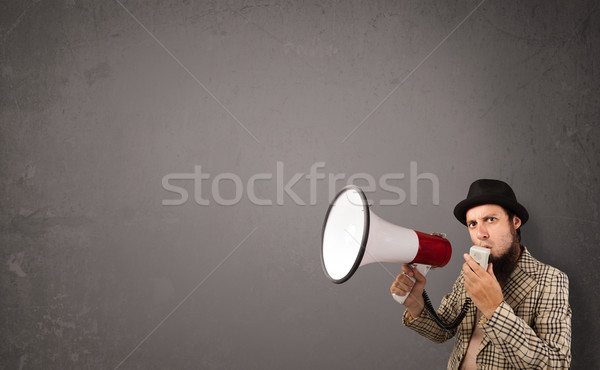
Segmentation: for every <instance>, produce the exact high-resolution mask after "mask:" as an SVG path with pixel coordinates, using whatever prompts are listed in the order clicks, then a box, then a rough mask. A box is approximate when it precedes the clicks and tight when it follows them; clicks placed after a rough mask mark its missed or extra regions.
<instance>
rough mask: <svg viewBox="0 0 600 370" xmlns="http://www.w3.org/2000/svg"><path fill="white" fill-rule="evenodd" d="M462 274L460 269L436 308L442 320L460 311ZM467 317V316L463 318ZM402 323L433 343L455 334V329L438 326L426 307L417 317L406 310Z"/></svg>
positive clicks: (456, 314) (452, 317)
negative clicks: (450, 289) (450, 290)
mask: <svg viewBox="0 0 600 370" xmlns="http://www.w3.org/2000/svg"><path fill="white" fill-rule="evenodd" d="M463 291H464V288H463V274H462V271H461V273H460V276H459V277H458V279H456V281H455V282H454V286H453V287H452V292H450V293H448V294H447V295H446V296H445V297H444V298H443V299H442V303H441V304H440V307H439V308H438V310H437V311H436V312H437V315H438V317H440V318H442V320H446V321H450V320H454V318H455V317H456V316H458V314H459V313H460V309H461V308H462V303H463V301H464V299H463V297H462V296H463V293H462V292H463ZM465 319H468V318H465ZM402 321H403V323H404V325H405V326H406V327H408V328H410V329H412V330H414V331H416V332H417V333H419V334H421V335H422V336H424V337H426V338H428V339H430V340H432V341H434V342H435V343H443V342H445V341H447V340H448V339H450V338H452V337H453V336H454V335H455V334H456V330H457V329H453V330H446V329H442V328H440V327H439V326H438V325H437V324H436V323H435V321H434V320H433V318H432V317H431V315H430V314H429V312H428V311H427V310H426V309H423V312H421V315H419V317H417V318H413V317H412V315H411V314H410V312H408V310H406V311H405V312H404V316H403V320H402ZM472 325H473V321H471V326H472Z"/></svg>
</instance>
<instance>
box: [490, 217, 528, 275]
mask: <svg viewBox="0 0 600 370" xmlns="http://www.w3.org/2000/svg"><path fill="white" fill-rule="evenodd" d="M511 234H512V244H511V246H510V248H509V249H508V250H507V251H506V252H505V253H504V254H502V255H501V256H498V257H494V256H492V255H490V259H489V261H490V262H491V263H492V264H493V268H494V275H496V279H497V280H498V282H499V283H500V285H501V286H504V284H506V283H507V282H508V279H509V278H510V274H512V272H513V271H514V269H515V267H516V266H517V262H518V261H519V258H520V257H521V244H520V243H519V239H518V237H517V231H516V230H515V229H514V228H511Z"/></svg>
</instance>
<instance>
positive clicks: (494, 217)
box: [467, 204, 521, 267]
mask: <svg viewBox="0 0 600 370" xmlns="http://www.w3.org/2000/svg"><path fill="white" fill-rule="evenodd" d="M519 226H521V219H520V218H519V217H516V216H515V217H514V218H513V219H512V220H509V218H508V214H507V213H506V211H504V209H503V208H502V207H500V206H499V205H496V204H484V205H481V206H477V207H473V208H471V209H469V210H468V211H467V227H468V228H469V234H470V235H471V241H472V242H473V244H474V245H478V246H481V247H486V248H489V249H490V257H491V259H492V260H493V259H499V258H500V257H502V256H504V255H506V254H507V253H508V252H509V250H510V249H511V247H512V246H513V245H514V244H515V243H517V242H516V230H517V229H518V228H519ZM494 267H495V266H494Z"/></svg>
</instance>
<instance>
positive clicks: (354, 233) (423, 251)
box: [321, 185, 452, 303]
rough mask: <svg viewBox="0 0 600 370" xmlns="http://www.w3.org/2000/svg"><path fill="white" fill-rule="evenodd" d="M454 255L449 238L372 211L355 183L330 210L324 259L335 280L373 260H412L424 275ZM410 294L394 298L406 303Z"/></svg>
mask: <svg viewBox="0 0 600 370" xmlns="http://www.w3.org/2000/svg"><path fill="white" fill-rule="evenodd" d="M451 256H452V246H451V245H450V242H448V240H446V239H444V238H441V237H439V236H434V235H430V234H425V233H422V232H419V231H415V230H412V229H407V228H404V227H402V226H398V225H394V224H391V223H389V222H387V221H385V220H383V219H382V218H380V217H379V216H377V215H376V214H375V213H373V212H371V210H370V208H369V204H368V202H367V198H366V196H365V194H364V193H363V191H362V190H360V188H358V187H356V186H353V185H350V186H346V187H345V188H344V189H342V190H341V191H340V192H339V193H338V194H337V195H336V197H335V199H334V200H333V202H332V203H331V205H330V206H329V209H328V210H327V215H326V216H325V222H324V225H323V239H322V244H321V262H322V264H323V271H325V274H326V275H327V277H329V279H330V280H331V281H333V282H334V283H337V284H340V283H343V282H345V281H347V280H348V279H350V277H352V275H353V274H354V273H355V272H356V270H357V269H358V267H360V266H363V265H366V264H369V263H374V262H395V263H401V264H413V265H415V266H416V267H417V269H418V270H419V272H421V273H422V274H423V275H425V274H426V273H427V272H428V271H429V269H430V268H431V267H443V266H445V265H446V264H447V263H448V262H449V261H450V257H451ZM411 279H412V278H411ZM407 296H408V294H407V295H406V296H404V297H400V296H396V295H395V296H394V299H396V300H397V301H398V302H399V303H404V299H405V298H406V297H407Z"/></svg>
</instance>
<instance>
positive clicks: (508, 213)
mask: <svg viewBox="0 0 600 370" xmlns="http://www.w3.org/2000/svg"><path fill="white" fill-rule="evenodd" d="M501 207H502V206H501ZM502 209H504V212H506V214H507V215H508V221H509V222H511V223H512V220H513V219H514V217H515V216H517V214H516V213H515V212H513V211H512V210H510V209H508V208H505V207H502ZM517 217H519V216H517ZM517 240H518V241H519V243H521V226H519V227H518V228H517Z"/></svg>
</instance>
